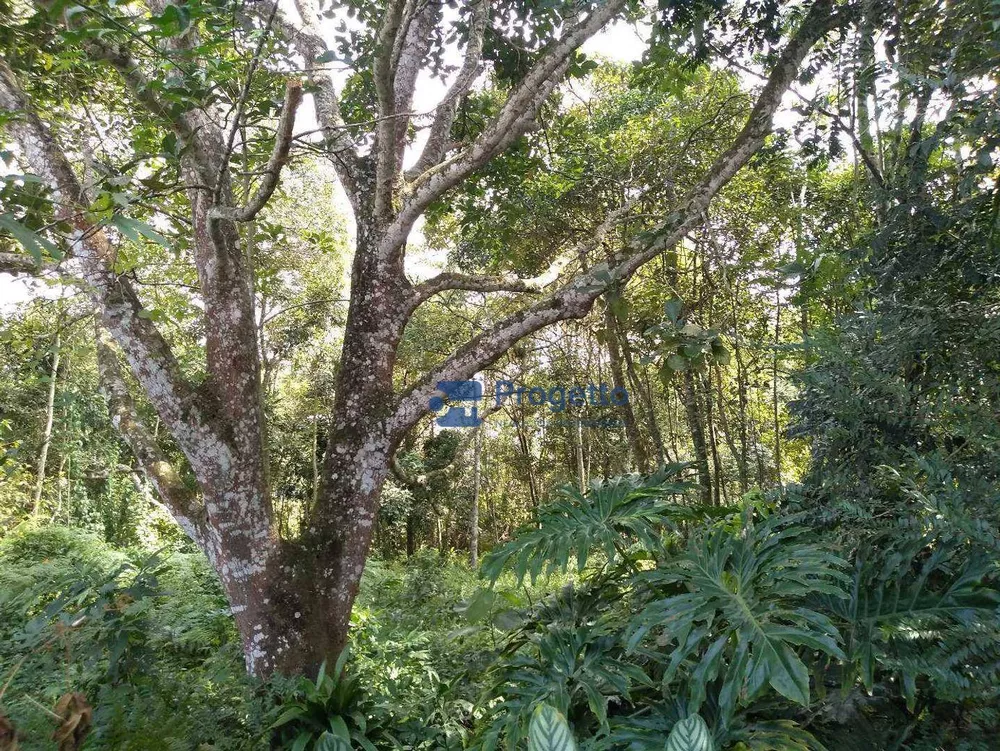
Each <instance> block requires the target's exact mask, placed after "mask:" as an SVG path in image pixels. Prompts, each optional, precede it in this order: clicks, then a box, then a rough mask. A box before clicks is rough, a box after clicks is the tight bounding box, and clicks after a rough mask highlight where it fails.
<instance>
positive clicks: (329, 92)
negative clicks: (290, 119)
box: [275, 0, 359, 208]
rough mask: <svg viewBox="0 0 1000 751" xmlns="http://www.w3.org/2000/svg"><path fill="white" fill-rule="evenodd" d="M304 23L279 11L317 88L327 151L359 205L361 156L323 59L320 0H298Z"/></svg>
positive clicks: (318, 116)
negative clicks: (297, 24) (344, 118)
mask: <svg viewBox="0 0 1000 751" xmlns="http://www.w3.org/2000/svg"><path fill="white" fill-rule="evenodd" d="M295 9H296V10H297V11H298V14H299V18H300V19H301V27H298V26H296V25H295V24H294V23H292V22H291V21H290V20H289V19H288V18H287V16H286V15H285V14H284V13H282V12H281V11H280V10H279V11H278V13H277V15H276V17H275V19H276V22H277V24H278V28H280V29H281V32H282V34H283V35H284V36H285V38H286V39H288V40H289V41H291V42H293V43H294V44H296V45H297V46H298V47H299V49H300V50H301V52H302V56H303V58H304V60H305V75H306V82H307V83H308V84H309V86H310V88H311V89H312V90H313V91H312V95H313V103H314V105H315V107H316V119H317V121H318V122H319V124H320V126H321V127H322V129H323V133H324V135H325V137H326V146H327V153H328V154H329V155H330V156H331V158H332V160H333V164H334V168H335V169H336V171H337V176H338V177H339V178H340V182H341V185H343V187H344V191H345V192H346V193H347V197H348V199H349V200H350V201H351V205H352V206H354V207H355V208H357V207H358V195H359V193H358V182H357V181H358V159H357V154H356V153H355V151H354V142H353V140H352V138H351V134H350V132H349V131H348V130H347V129H346V128H345V127H344V120H343V118H342V117H341V114H340V98H339V97H338V95H337V90H336V87H335V86H334V83H333V78H332V76H331V75H330V73H329V72H328V71H327V70H326V69H325V68H324V63H322V62H320V61H319V60H320V57H321V56H322V55H324V54H326V53H328V52H329V49H328V48H327V45H326V41H325V40H324V38H323V34H322V31H321V30H320V28H319V6H318V4H317V2H316V0H295Z"/></svg>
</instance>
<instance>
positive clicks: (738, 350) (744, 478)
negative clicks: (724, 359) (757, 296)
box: [732, 284, 750, 493]
mask: <svg viewBox="0 0 1000 751" xmlns="http://www.w3.org/2000/svg"><path fill="white" fill-rule="evenodd" d="M738 295H739V287H738V286H737V285H735V284H734V285H733V296H732V313H733V359H734V360H735V361H736V397H737V403H738V404H739V410H740V450H739V453H738V454H737V457H736V466H737V469H738V470H739V473H740V491H741V492H743V493H746V492H747V490H749V489H750V469H749V461H750V455H749V445H748V444H749V439H748V436H747V430H748V426H747V419H748V414H747V413H748V409H747V379H746V365H745V364H744V362H743V348H742V345H741V337H740V319H739V316H738V315H737V313H736V298H737V297H738Z"/></svg>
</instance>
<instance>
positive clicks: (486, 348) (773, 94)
mask: <svg viewBox="0 0 1000 751" xmlns="http://www.w3.org/2000/svg"><path fill="white" fill-rule="evenodd" d="M846 20H847V18H846V16H844V15H840V14H835V13H833V9H832V2H831V0H818V1H817V2H816V3H815V4H814V5H813V6H812V8H810V10H809V12H808V14H807V15H806V17H805V19H804V20H803V21H802V23H801V25H800V26H799V29H798V31H797V32H796V33H795V34H794V35H793V36H792V38H791V39H790V40H789V42H788V43H787V45H786V46H785V49H784V50H783V51H782V53H781V56H780V57H779V59H778V61H777V63H776V64H775V66H774V68H773V69H772V71H771V74H770V76H768V80H767V84H766V85H765V86H764V88H763V90H762V91H761V93H760V96H759V97H758V99H757V103H756V104H755V105H754V108H753V110H752V111H751V113H750V116H749V118H748V119H747V122H746V124H745V125H744V127H743V129H742V130H741V131H740V133H739V134H738V135H737V136H736V138H735V139H734V141H733V143H732V144H731V145H730V147H729V148H728V149H726V151H725V152H723V153H722V154H721V155H720V156H719V157H718V158H717V159H716V160H715V162H714V163H713V164H712V166H711V168H710V169H709V170H708V172H707V173H706V174H705V175H704V177H702V179H701V180H700V181H699V182H698V184H697V185H695V186H694V187H693V188H692V189H691V190H690V191H688V193H687V194H686V195H685V197H684V198H683V199H682V200H681V201H680V202H679V203H678V204H677V205H676V206H675V207H674V209H673V210H672V211H671V212H670V213H669V214H668V215H667V217H666V218H665V219H664V220H662V221H661V222H660V223H659V224H658V225H657V226H656V227H654V228H653V229H652V230H650V231H647V232H643V233H641V234H640V235H638V236H636V237H635V238H634V239H633V240H632V241H631V242H630V243H629V244H628V245H627V246H626V247H625V248H624V249H623V251H622V252H621V253H620V254H618V255H617V256H616V257H615V258H613V259H612V262H611V263H601V264H599V265H597V266H595V267H593V268H592V269H591V270H590V271H588V272H587V273H585V274H581V275H580V276H578V277H576V278H575V279H573V280H572V281H571V282H569V283H567V284H566V285H564V286H563V287H561V288H560V289H559V290H557V291H556V292H554V293H552V294H551V295H549V296H547V297H546V298H544V299H542V300H539V301H538V302H537V303H535V304H534V305H531V306H530V307H528V308H525V309H524V310H521V311H519V312H518V313H515V314H514V315H512V316H510V317H508V318H507V319H505V320H504V321H501V322H500V323H498V324H497V325H496V326H495V327H493V328H492V329H490V330H489V331H486V332H484V333H482V334H480V335H479V336H478V337H476V338H475V339H473V340H472V341H470V342H468V343H467V344H465V345H464V346H462V347H460V348H459V349H458V350H456V351H455V352H454V353H453V354H452V355H451V356H450V357H448V358H447V359H445V360H444V362H442V363H441V364H439V365H438V366H437V367H436V368H434V369H433V370H432V371H431V372H430V373H428V374H427V375H426V376H425V377H424V379H423V380H421V381H420V382H419V383H418V384H417V385H415V386H414V387H413V388H412V389H411V390H410V391H409V392H408V393H406V394H404V395H403V397H402V398H401V399H400V400H399V402H398V404H397V407H396V409H395V411H394V413H393V415H392V417H390V418H389V419H388V420H387V422H386V431H387V433H388V435H389V436H398V435H401V434H402V433H403V432H405V431H406V430H408V429H409V428H410V426H412V425H413V424H415V423H416V421H417V420H419V419H420V416H421V415H422V414H423V413H424V412H426V410H427V405H428V400H429V399H430V397H431V396H433V395H434V394H435V393H437V384H438V382H439V381H446V380H463V379H467V378H470V377H471V376H473V375H474V374H475V373H477V372H478V371H480V370H482V369H483V368H485V367H488V366H489V365H491V364H493V363H494V362H496V361H497V359H499V358H500V356H501V355H502V354H503V353H504V352H506V351H507V350H508V349H509V348H510V347H511V346H513V345H514V344H515V343H516V342H517V341H518V340H520V339H522V338H523V337H525V336H527V335H529V334H531V333H533V332H535V331H538V330H539V329H541V328H544V327H545V326H549V325H551V324H553V323H555V322H557V321H561V320H567V319H570V318H582V317H583V316H585V315H586V314H587V312H588V311H589V310H590V308H591V306H592V305H593V303H594V301H595V300H596V299H597V298H598V297H599V296H600V295H601V294H602V293H603V292H604V291H605V290H606V289H607V288H608V287H609V286H612V285H614V284H619V283H621V282H624V281H627V280H628V279H629V278H630V277H631V275H632V274H633V273H635V271H636V270H637V269H638V268H639V267H641V266H642V265H643V264H644V263H646V262H648V261H649V260H651V259H652V258H655V257H656V256H657V255H659V253H660V252H661V251H662V250H663V249H665V248H669V247H672V246H673V245H675V244H676V243H677V242H679V241H680V240H681V239H682V238H683V237H684V235H685V234H687V233H688V232H689V231H690V230H691V229H692V228H693V227H695V226H697V225H698V223H699V222H700V221H701V217H702V214H703V213H704V212H705V210H706V209H707V208H708V206H709V204H710V203H711V201H712V199H713V198H714V197H715V195H716V194H717V193H718V192H719V190H721V189H722V187H723V186H724V185H725V184H726V183H728V182H729V180H730V179H732V177H733V175H735V174H736V173H737V172H738V171H739V170H740V169H741V168H742V167H743V165H745V164H746V163H747V161H748V160H749V159H750V157H751V156H753V154H754V153H756V152H757V151H758V150H759V149H760V147H761V146H762V145H763V144H764V140H765V138H766V137H767V135H768V134H769V133H770V130H771V122H772V119H773V117H774V113H775V111H776V110H777V108H778V106H779V105H780V103H781V98H782V95H783V94H784V93H785V91H787V89H788V88H789V86H790V85H791V84H792V83H793V81H794V80H795V77H796V75H797V74H798V70H799V67H800V66H801V64H802V61H803V60H804V59H805V56H806V55H807V54H808V52H809V50H810V49H811V48H812V46H813V45H814V44H815V43H816V42H817V41H818V40H819V39H820V38H821V37H822V36H823V35H824V34H826V33H827V32H829V31H830V30H831V29H833V28H835V27H836V26H837V25H838V24H839V23H843V22H845V21H846Z"/></svg>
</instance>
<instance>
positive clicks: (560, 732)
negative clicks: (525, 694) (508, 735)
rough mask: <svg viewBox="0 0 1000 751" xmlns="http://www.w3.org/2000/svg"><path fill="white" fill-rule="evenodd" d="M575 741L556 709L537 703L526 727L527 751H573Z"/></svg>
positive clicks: (564, 719)
mask: <svg viewBox="0 0 1000 751" xmlns="http://www.w3.org/2000/svg"><path fill="white" fill-rule="evenodd" d="M575 749H576V742H575V741H574V740H573V734H572V733H571V732H570V729H569V724H568V723H567V722H566V718H565V717H563V716H562V713H560V712H559V710H558V709H556V708H555V707H552V706H550V705H548V704H539V705H538V706H537V707H535V712H534V714H532V716H531V725H529V727H528V751H575Z"/></svg>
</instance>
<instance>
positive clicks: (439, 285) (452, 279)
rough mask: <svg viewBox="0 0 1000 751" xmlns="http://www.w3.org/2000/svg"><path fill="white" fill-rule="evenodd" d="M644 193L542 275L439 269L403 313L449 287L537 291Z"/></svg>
mask: <svg viewBox="0 0 1000 751" xmlns="http://www.w3.org/2000/svg"><path fill="white" fill-rule="evenodd" d="M644 196H645V193H643V194H642V195H640V196H637V197H635V198H632V199H630V200H628V201H626V202H625V203H623V204H622V205H621V206H619V207H618V208H616V209H614V210H613V211H611V212H609V213H608V215H607V216H606V217H605V218H604V220H603V221H602V222H601V223H600V224H599V225H597V227H595V228H594V230H593V231H592V232H590V233H589V234H588V237H587V239H586V240H584V241H582V242H579V243H577V244H576V245H575V246H574V247H573V248H571V249H570V250H569V251H567V252H566V253H563V254H561V255H560V256H559V257H558V258H557V259H556V260H555V261H554V262H553V263H552V264H551V265H550V266H549V268H548V269H546V270H545V271H544V272H543V273H542V274H539V275H538V276H535V277H532V278H530V279H519V278H517V277H514V276H486V275H483V276H477V275H468V274H456V273H452V272H443V273H441V274H438V275H437V276H433V277H431V278H430V279H428V280H427V281H425V282H422V283H420V284H418V285H416V286H415V287H414V288H413V298H412V300H411V302H410V306H409V308H408V309H407V315H410V314H412V313H413V311H414V310H416V309H417V308H418V307H419V306H420V305H421V304H422V303H423V302H425V301H426V300H427V299H429V298H430V297H433V296H434V295H436V294H438V293H440V292H445V291H447V290H452V289H461V290H468V291H470V292H541V291H542V290H544V289H545V288H546V287H548V286H549V285H550V284H552V283H554V282H555V281H556V280H557V279H558V278H559V276H560V274H561V273H562V272H563V271H564V270H565V269H566V267H567V266H568V265H569V264H570V262H572V261H573V259H576V258H580V257H581V256H583V255H585V254H587V253H589V252H590V251H591V250H593V249H594V248H596V247H597V246H598V245H599V244H600V243H601V242H603V241H604V238H605V237H607V235H608V233H609V232H610V231H611V230H612V229H613V228H614V227H616V226H618V224H620V223H621V222H622V220H623V219H626V218H628V215H629V213H630V212H631V211H632V209H633V208H634V207H635V205H636V204H637V203H639V201H640V200H641V199H642V198H643V197H644Z"/></svg>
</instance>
